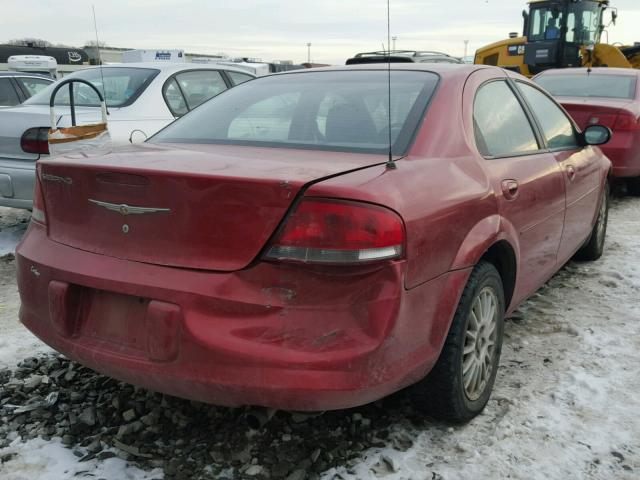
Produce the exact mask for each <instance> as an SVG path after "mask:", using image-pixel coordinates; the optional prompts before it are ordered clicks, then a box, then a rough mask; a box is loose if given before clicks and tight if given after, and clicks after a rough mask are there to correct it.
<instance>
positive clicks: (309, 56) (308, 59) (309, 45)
mask: <svg viewBox="0 0 640 480" xmlns="http://www.w3.org/2000/svg"><path fill="white" fill-rule="evenodd" d="M307 63H311V42H307Z"/></svg>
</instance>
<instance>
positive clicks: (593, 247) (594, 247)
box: [574, 182, 610, 262]
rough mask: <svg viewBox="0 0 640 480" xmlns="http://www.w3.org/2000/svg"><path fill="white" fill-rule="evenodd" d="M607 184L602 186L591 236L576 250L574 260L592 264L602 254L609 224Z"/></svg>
mask: <svg viewBox="0 0 640 480" xmlns="http://www.w3.org/2000/svg"><path fill="white" fill-rule="evenodd" d="M609 199H610V195H609V182H606V183H605V185H604V191H603V192H602V199H601V200H600V208H599V210H598V218H597V219H596V224H595V225H594V226H593V230H591V235H589V239H588V240H587V242H586V243H585V244H584V245H583V246H582V248H580V250H578V251H577V252H576V254H575V256H574V258H575V259H576V260H583V261H588V262H592V261H595V260H598V259H599V258H600V257H601V256H602V254H603V253H604V243H605V240H606V237H607V223H608V222H609Z"/></svg>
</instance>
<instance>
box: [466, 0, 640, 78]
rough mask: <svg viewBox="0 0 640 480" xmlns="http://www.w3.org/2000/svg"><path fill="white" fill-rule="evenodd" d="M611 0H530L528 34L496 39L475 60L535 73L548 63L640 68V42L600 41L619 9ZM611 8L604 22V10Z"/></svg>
mask: <svg viewBox="0 0 640 480" xmlns="http://www.w3.org/2000/svg"><path fill="white" fill-rule="evenodd" d="M609 3H610V2H609V0H531V1H530V2H529V11H528V12H527V11H526V10H525V11H523V12H522V15H523V17H524V35H523V36H522V37H518V34H517V33H515V34H511V35H510V37H511V38H509V39H508V40H503V41H501V42H497V43H493V44H491V45H487V46H486V47H483V48H481V49H480V50H478V51H477V52H476V56H475V61H474V63H476V64H481V65H497V66H500V67H503V68H507V69H509V70H514V71H516V72H519V73H521V74H523V75H526V76H528V77H532V76H534V75H536V74H538V73H540V72H541V71H543V70H547V69H550V68H567V67H585V66H590V67H618V68H640V43H636V44H635V45H630V46H624V45H609V44H608V43H602V37H603V34H606V36H607V37H608V33H607V31H606V28H607V27H608V25H611V24H614V25H615V23H616V19H617V18H618V11H617V9H615V8H612V7H611V6H610V5H609ZM607 10H608V11H609V12H610V13H611V16H610V20H609V23H608V25H605V12H606V11H607Z"/></svg>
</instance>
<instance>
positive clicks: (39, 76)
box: [0, 72, 55, 82]
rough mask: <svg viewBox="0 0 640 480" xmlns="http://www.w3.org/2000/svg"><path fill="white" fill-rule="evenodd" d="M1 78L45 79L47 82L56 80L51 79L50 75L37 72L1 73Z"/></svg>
mask: <svg viewBox="0 0 640 480" xmlns="http://www.w3.org/2000/svg"><path fill="white" fill-rule="evenodd" d="M0 77H35V78H44V79H45V80H51V81H52V82H55V78H51V77H50V76H48V75H42V74H41V73H35V72H0Z"/></svg>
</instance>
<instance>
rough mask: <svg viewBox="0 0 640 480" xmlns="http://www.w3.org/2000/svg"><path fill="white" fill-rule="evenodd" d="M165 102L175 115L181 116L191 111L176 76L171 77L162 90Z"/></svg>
mask: <svg viewBox="0 0 640 480" xmlns="http://www.w3.org/2000/svg"><path fill="white" fill-rule="evenodd" d="M162 95H163V96H164V100H165V102H167V106H168V107H169V110H171V113H172V114H173V116H174V117H180V116H181V115H184V114H185V113H187V112H188V111H189V109H188V108H187V101H186V100H185V99H184V96H183V95H182V92H181V91H180V86H179V85H178V82H177V81H176V79H175V78H172V79H170V80H169V81H168V82H167V83H165V85H164V88H163V90H162Z"/></svg>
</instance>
